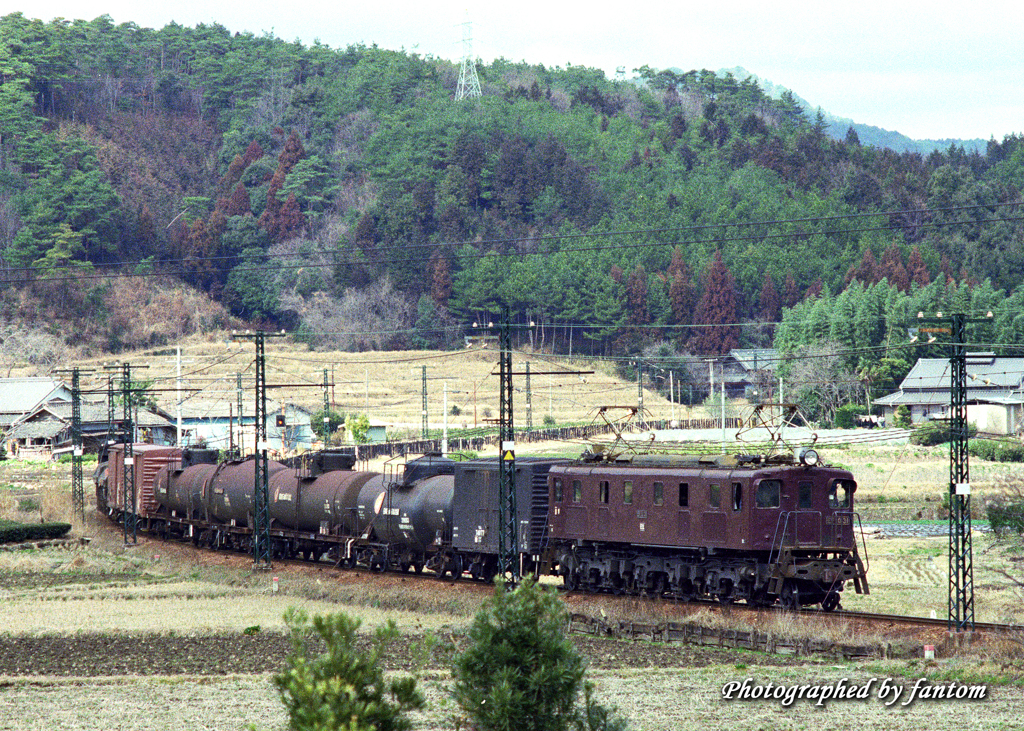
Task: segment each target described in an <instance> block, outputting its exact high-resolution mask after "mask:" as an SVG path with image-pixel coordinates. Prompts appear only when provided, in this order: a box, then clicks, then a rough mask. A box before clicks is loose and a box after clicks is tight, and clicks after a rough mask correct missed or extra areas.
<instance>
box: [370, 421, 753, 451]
mask: <svg viewBox="0 0 1024 731" xmlns="http://www.w3.org/2000/svg"><path fill="white" fill-rule="evenodd" d="M742 424H743V420H742V419H739V418H734V417H731V418H727V419H726V420H725V428H726V429H739V428H740V427H741V426H742ZM721 426H722V422H721V421H720V420H716V419H683V420H681V421H678V420H677V421H672V422H670V421H668V420H667V419H662V420H657V421H655V420H652V421H648V422H646V423H645V424H644V428H642V429H641V428H640V427H639V425H636V424H632V425H630V426H629V427H628V428H626V429H624V430H623V431H625V432H627V433H632V434H643V433H646V432H649V431H664V430H666V429H720V428H721ZM611 432H612V427H610V426H608V425H607V424H587V425H585V426H562V427H552V428H545V429H531V430H529V431H520V432H517V433H516V437H515V438H516V442H519V443H524V442H545V441H563V442H565V441H577V440H580V439H592V438H594V437H597V436H603V435H605V434H609V433H611ZM497 445H498V435H497V434H496V433H495V434H486V435H482V436H478V437H468V438H461V437H456V438H450V439H449V440H448V451H449V452H479V451H481V450H482V449H485V448H487V447H496V446H497ZM440 451H441V440H440V439H412V440H405V441H400V442H380V443H377V444H360V445H358V446H357V447H356V458H357V459H359V460H372V459H379V458H381V457H387V458H391V457H398V456H401V455H404V454H429V453H432V452H440Z"/></svg>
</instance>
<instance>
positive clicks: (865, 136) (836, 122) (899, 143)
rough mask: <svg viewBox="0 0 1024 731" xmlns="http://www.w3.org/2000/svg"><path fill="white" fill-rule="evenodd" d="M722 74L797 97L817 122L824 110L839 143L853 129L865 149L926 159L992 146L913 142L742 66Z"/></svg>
mask: <svg viewBox="0 0 1024 731" xmlns="http://www.w3.org/2000/svg"><path fill="white" fill-rule="evenodd" d="M718 73H719V74H727V73H728V74H732V75H733V76H735V77H736V79H737V80H738V81H745V80H746V79H753V80H754V81H756V82H757V83H758V84H759V85H760V87H761V88H762V89H763V90H764V93H765V94H767V95H768V96H770V97H772V98H773V99H779V98H781V97H782V95H783V93H784V92H786V91H789V92H790V93H792V94H793V97H794V98H795V99H796V100H797V101H798V102H799V103H800V106H802V107H803V108H804V110H805V111H806V112H807V113H808V116H809V117H810V118H811V119H813V118H814V115H816V114H817V113H818V110H819V109H820V110H821V113H822V116H823V117H824V119H825V122H827V123H828V126H829V127H828V134H829V136H831V137H834V138H835V139H837V140H841V139H844V138H845V137H846V131H847V130H848V129H849V128H851V127H852V128H853V130H854V132H856V133H857V137H858V138H859V139H860V142H861V144H862V145H872V146H874V147H888V148H889V149H890V150H894V151H896V152H918V153H920V154H922V155H928V154H930V153H932V152H933V151H935V150H939V151H940V152H945V151H946V150H948V149H949V147H950V145H953V146H955V147H963V148H964V151H966V152H967V153H972V152H979V153H984V152H985V150H986V149H987V146H988V140H982V139H973V140H955V139H947V140H913V139H911V138H909V137H907V136H906V135H904V134H901V133H899V132H894V131H891V130H887V129H882V128H881V127H875V126H873V125H870V124H862V123H860V122H854V121H853V120H852V119H848V118H846V117H837V116H835V115H834V114H830V113H829V112H827V111H826V110H824V109H821V107H815V106H814V105H813V104H811V103H810V102H808V101H807V100H806V99H804V98H803V97H801V96H800V95H799V94H797V93H795V92H793V90H792V89H787V88H786V87H785V86H780V85H778V84H774V83H772V82H771V81H768V80H766V79H762V78H760V77H759V76H757V74H752V73H750V72H749V71H747V70H746V69H745V68H743V67H742V66H736V67H735V68H731V69H719V70H718Z"/></svg>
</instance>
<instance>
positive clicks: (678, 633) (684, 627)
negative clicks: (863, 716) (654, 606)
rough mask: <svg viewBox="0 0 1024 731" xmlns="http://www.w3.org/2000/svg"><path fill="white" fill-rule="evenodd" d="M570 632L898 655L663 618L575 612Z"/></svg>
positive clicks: (887, 649) (884, 648)
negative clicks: (624, 618)
mask: <svg viewBox="0 0 1024 731" xmlns="http://www.w3.org/2000/svg"><path fill="white" fill-rule="evenodd" d="M569 632H570V633H572V632H576V633H578V634H586V635H594V636H599V637H615V638H619V639H628V640H644V641H647V642H665V643H673V642H684V643H687V644H690V645H703V646H706V647H724V648H732V649H744V650H755V651H757V652H767V653H771V654H775V655H797V656H806V655H826V656H829V657H835V658H840V657H842V658H845V659H847V660H849V659H856V658H865V657H894V656H895V655H896V653H894V652H893V648H892V647H891V646H888V645H856V644H850V643H845V642H838V643H837V642H830V641H828V640H812V639H803V640H798V639H788V638H783V637H776V636H774V635H769V634H765V633H764V632H757V631H753V630H751V631H746V630H737V629H725V628H723V627H704V626H701V625H699V624H693V623H692V622H684V623H676V622H661V623H658V624H644V623H641V622H622V621H619V622H608V621H605V620H603V619H596V618H594V617H588V616H586V615H585V614H573V615H571V617H570V619H569Z"/></svg>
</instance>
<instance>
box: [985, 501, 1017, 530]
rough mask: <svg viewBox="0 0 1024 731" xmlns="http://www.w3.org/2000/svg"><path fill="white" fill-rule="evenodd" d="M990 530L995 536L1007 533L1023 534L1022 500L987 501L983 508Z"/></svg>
mask: <svg viewBox="0 0 1024 731" xmlns="http://www.w3.org/2000/svg"><path fill="white" fill-rule="evenodd" d="M985 512H986V515H987V517H988V522H989V525H990V526H991V527H992V532H993V533H995V534H996V535H997V536H1005V535H1007V534H1009V533H1016V534H1017V535H1022V534H1024V502H1022V501H1010V500H1005V501H999V502H992V503H989V504H988V506H986V508H985Z"/></svg>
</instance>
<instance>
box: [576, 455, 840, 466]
mask: <svg viewBox="0 0 1024 731" xmlns="http://www.w3.org/2000/svg"><path fill="white" fill-rule="evenodd" d="M577 464H586V465H590V466H604V467H632V468H638V469H701V470H703V469H728V470H744V469H746V470H756V469H770V468H779V467H802V466H803V465H802V464H801V463H800V462H799V461H798V460H797V459H796V458H795V457H794V456H793V455H792V454H776V455H771V456H766V455H761V454H631V455H618V456H615V457H610V456H606V455H594V454H586V455H584V457H583V458H582V459H581V460H580V461H579V462H577ZM820 466H822V467H827V465H820Z"/></svg>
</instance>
